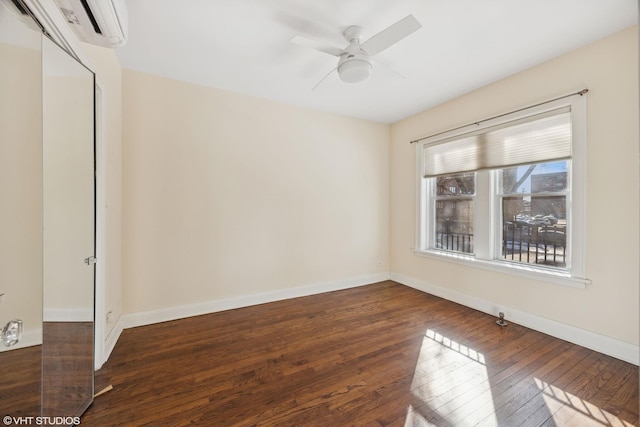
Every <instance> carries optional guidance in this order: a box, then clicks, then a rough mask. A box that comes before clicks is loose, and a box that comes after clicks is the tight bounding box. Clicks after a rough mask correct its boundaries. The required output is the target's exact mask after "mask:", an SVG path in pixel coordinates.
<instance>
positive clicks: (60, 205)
mask: <svg viewBox="0 0 640 427" xmlns="http://www.w3.org/2000/svg"><path fill="white" fill-rule="evenodd" d="M42 57H43V64H42V70H43V84H42V105H43V142H42V144H43V163H42V164H43V182H44V194H43V197H44V199H43V200H44V204H43V224H44V236H43V282H44V284H43V313H44V319H43V320H44V322H43V331H44V334H43V348H42V358H43V360H42V362H43V364H42V366H43V379H42V414H43V415H45V416H64V417H76V416H80V415H81V414H82V413H83V412H84V411H85V409H86V408H87V407H88V406H89V404H90V403H91V402H92V401H93V348H94V347H93V335H94V329H93V328H94V322H93V321H94V318H93V316H94V314H93V313H94V311H93V307H94V270H95V267H94V264H93V262H92V260H91V259H89V258H92V257H93V256H94V255H95V229H94V226H95V212H94V209H95V202H94V194H95V183H94V177H95V174H94V121H93V117H94V107H93V106H94V89H93V88H94V75H93V73H92V72H91V71H89V70H88V69H87V68H85V67H84V66H83V65H82V64H80V63H79V62H77V61H76V60H75V59H74V58H72V57H71V56H70V55H68V54H67V53H66V52H64V51H63V50H62V49H61V48H60V47H59V46H58V45H56V44H55V43H53V42H52V41H50V40H49V39H46V38H43V42H42Z"/></svg>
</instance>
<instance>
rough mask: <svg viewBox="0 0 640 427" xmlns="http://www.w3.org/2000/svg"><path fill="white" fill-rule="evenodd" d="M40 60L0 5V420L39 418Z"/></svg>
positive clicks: (35, 38)
mask: <svg viewBox="0 0 640 427" xmlns="http://www.w3.org/2000/svg"><path fill="white" fill-rule="evenodd" d="M42 194H43V193H42V55H41V35H40V32H37V31H34V30H32V29H30V28H28V27H27V26H26V25H25V23H24V22H23V21H21V20H20V19H19V18H18V17H17V16H16V15H14V14H12V13H11V12H10V11H9V9H8V8H6V7H5V6H4V5H0V294H4V296H3V297H0V329H1V328H2V327H4V326H5V324H7V322H9V321H10V320H12V319H20V320H22V322H23V323H22V325H23V333H22V337H21V338H20V340H19V341H18V343H16V344H15V345H13V346H10V347H7V346H5V344H4V343H0V366H1V367H2V375H0V402H1V405H0V406H1V407H2V409H3V410H4V412H3V413H2V415H3V416H4V415H5V414H9V415H11V416H15V417H19V416H34V415H39V414H40V395H41V394H40V393H41V343H42Z"/></svg>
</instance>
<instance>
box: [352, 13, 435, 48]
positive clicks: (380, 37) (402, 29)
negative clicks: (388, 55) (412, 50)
mask: <svg viewBox="0 0 640 427" xmlns="http://www.w3.org/2000/svg"><path fill="white" fill-rule="evenodd" d="M420 28H422V25H420V23H419V22H418V20H417V19H416V18H414V16H413V15H408V16H406V17H404V18H402V19H401V20H399V21H398V22H396V23H395V24H393V25H391V26H390V27H387V28H386V29H384V30H382V31H380V32H379V33H378V34H376V35H374V36H372V37H371V38H370V39H369V40H367V41H366V42H364V43H363V44H362V45H361V46H360V47H361V48H362V49H363V50H364V51H365V52H367V53H368V54H369V55H375V54H377V53H380V52H382V51H383V50H385V49H387V48H388V47H391V46H393V45H394V44H396V43H398V42H399V41H400V40H402V39H404V38H405V37H407V36H408V35H409V34H411V33H413V32H415V31H417V30H419V29H420Z"/></svg>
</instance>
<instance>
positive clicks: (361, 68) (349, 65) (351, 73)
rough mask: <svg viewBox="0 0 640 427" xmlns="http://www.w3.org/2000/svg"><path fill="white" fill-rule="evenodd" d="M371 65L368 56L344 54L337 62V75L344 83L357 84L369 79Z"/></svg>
mask: <svg viewBox="0 0 640 427" xmlns="http://www.w3.org/2000/svg"><path fill="white" fill-rule="evenodd" d="M371 69H372V64H371V58H370V57H369V55H365V54H362V53H345V54H343V55H342V56H340V60H339V61H338V75H339V76H340V80H342V81H343V82H346V83H359V82H363V81H365V80H366V79H367V78H369V75H370V74H371Z"/></svg>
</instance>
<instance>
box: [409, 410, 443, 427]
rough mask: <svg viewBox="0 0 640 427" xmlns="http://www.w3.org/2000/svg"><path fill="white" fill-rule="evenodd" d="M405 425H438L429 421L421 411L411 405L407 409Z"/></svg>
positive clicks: (431, 426) (410, 426)
mask: <svg viewBox="0 0 640 427" xmlns="http://www.w3.org/2000/svg"><path fill="white" fill-rule="evenodd" d="M404 427H438V426H437V425H436V424H432V423H430V422H429V421H427V420H426V419H425V418H424V416H422V414H421V413H419V412H418V411H416V410H415V408H414V407H413V406H411V405H409V408H408V409H407V417H406V418H405V421H404Z"/></svg>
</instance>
